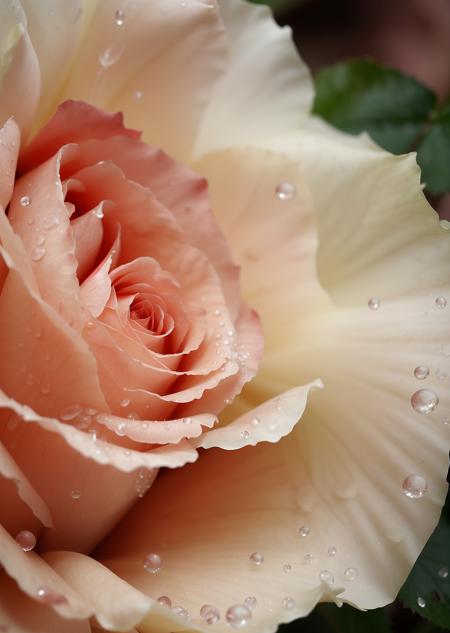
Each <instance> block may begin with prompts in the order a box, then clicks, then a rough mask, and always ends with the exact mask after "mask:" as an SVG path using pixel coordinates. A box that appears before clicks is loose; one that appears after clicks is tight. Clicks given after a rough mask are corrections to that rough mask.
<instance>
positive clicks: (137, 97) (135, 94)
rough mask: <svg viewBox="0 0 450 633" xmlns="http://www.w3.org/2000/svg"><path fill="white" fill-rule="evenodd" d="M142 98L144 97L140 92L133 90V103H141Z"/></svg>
mask: <svg viewBox="0 0 450 633" xmlns="http://www.w3.org/2000/svg"><path fill="white" fill-rule="evenodd" d="M143 97H144V93H143V92H142V90H135V91H134V92H133V99H134V100H135V101H142V98H143Z"/></svg>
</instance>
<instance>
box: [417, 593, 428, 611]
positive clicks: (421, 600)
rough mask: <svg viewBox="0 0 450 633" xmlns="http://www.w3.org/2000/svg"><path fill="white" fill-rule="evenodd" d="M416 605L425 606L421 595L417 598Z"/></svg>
mask: <svg viewBox="0 0 450 633" xmlns="http://www.w3.org/2000/svg"><path fill="white" fill-rule="evenodd" d="M417 606H418V607H420V608H421V609H424V608H425V607H426V606H427V603H426V601H425V600H424V599H423V598H422V596H419V597H418V598H417Z"/></svg>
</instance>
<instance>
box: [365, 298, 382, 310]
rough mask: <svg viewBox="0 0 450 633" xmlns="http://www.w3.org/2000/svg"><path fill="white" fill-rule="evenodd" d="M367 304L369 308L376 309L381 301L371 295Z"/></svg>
mask: <svg viewBox="0 0 450 633" xmlns="http://www.w3.org/2000/svg"><path fill="white" fill-rule="evenodd" d="M367 305H368V306H369V309H370V310H378V308H379V307H380V305H381V301H380V299H378V297H371V298H370V299H369V301H368V302H367Z"/></svg>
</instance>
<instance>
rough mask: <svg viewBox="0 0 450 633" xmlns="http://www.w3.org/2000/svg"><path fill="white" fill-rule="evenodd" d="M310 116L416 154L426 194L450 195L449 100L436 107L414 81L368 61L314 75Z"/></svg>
mask: <svg viewBox="0 0 450 633" xmlns="http://www.w3.org/2000/svg"><path fill="white" fill-rule="evenodd" d="M314 112H315V114H317V115H319V116H321V117H322V118H323V119H325V120H326V121H328V122H329V123H330V124H331V125H334V126H335V127H337V128H339V129H341V130H343V131H344V132H349V133H350V134H359V133H360V132H364V131H366V132H368V133H369V134H370V136H371V137H372V138H373V140H374V141H375V142H376V143H378V144H379V145H381V147H384V148H385V149H387V150H389V151H391V152H393V153H395V154H402V153H404V152H409V151H414V150H415V151H417V162H418V163H419V165H420V167H421V168H422V180H423V182H424V183H425V185H426V189H427V191H429V192H430V193H433V194H441V193H445V192H447V191H450V168H449V164H450V101H447V102H446V103H445V104H443V105H441V106H440V107H436V95H435V94H434V93H433V92H432V91H431V90H430V89H429V88H427V87H425V86H423V85H422V84H420V83H419V82H418V81H417V80H416V79H414V78H413V77H409V76H408V75H405V74H403V73H401V72H400V71H398V70H393V69H389V68H383V67H382V66H379V65H378V64H376V63H375V62H372V61H369V60H354V61H349V62H343V63H340V64H336V65H335V66H331V67H329V68H325V69H324V70H322V71H320V72H319V73H318V74H317V77H316V100H315V103H314Z"/></svg>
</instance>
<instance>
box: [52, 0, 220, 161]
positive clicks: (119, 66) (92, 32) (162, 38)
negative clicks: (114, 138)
mask: <svg viewBox="0 0 450 633" xmlns="http://www.w3.org/2000/svg"><path fill="white" fill-rule="evenodd" d="M160 9H161V7H160V6H159V5H158V4H157V3H156V4H155V3H153V2H150V3H149V2H147V1H146V0H136V1H135V2H133V3H129V4H127V5H126V7H124V14H125V16H124V24H123V26H117V25H116V23H115V20H114V17H115V11H116V10H117V5H116V3H113V2H99V3H97V4H96V5H95V6H93V10H92V13H91V15H90V16H89V17H88V19H87V20H86V30H85V32H84V36H83V38H82V40H81V42H80V45H79V48H78V50H77V55H76V58H75V61H74V64H73V65H72V67H71V73H70V78H69V81H68V83H67V85H66V86H65V88H64V93H63V95H62V98H71V97H75V98H77V99H83V100H84V101H87V102H89V103H93V104H95V105H97V106H99V107H101V108H104V109H106V110H109V111H115V110H121V111H124V112H127V120H128V123H129V124H131V125H132V126H133V127H136V128H138V129H142V130H144V137H145V139H146V140H147V141H149V142H152V143H154V144H156V145H159V146H160V147H164V148H165V149H166V150H167V151H168V152H169V153H171V154H174V155H176V156H177V157H178V158H180V159H181V158H182V157H183V156H187V154H188V152H189V150H190V148H191V147H192V144H193V141H194V135H195V131H196V129H197V127H198V125H199V121H200V120H201V117H202V115H203V110H204V107H205V105H206V103H207V101H208V99H209V97H210V93H211V86H212V85H213V84H214V82H215V79H216V77H217V76H218V75H219V74H220V72H221V71H222V70H223V68H224V65H225V55H226V51H225V41H224V40H225V38H224V32H223V26H222V23H221V20H220V18H219V16H218V12H217V11H216V10H214V8H211V5H210V4H209V3H208V2H207V1H206V0H193V1H192V2H189V3H188V4H187V5H186V6H183V7H180V5H179V1H178V0H169V1H168V2H166V3H165V4H164V8H163V10H162V11H161V10H160ZM180 65H182V66H183V67H184V69H185V72H184V73H182V75H180V73H179V72H178V71H179V68H180ZM175 76H176V77H177V80H176V81H174V80H173V78H174V77H175ZM141 95H142V98H140V97H141Z"/></svg>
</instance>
